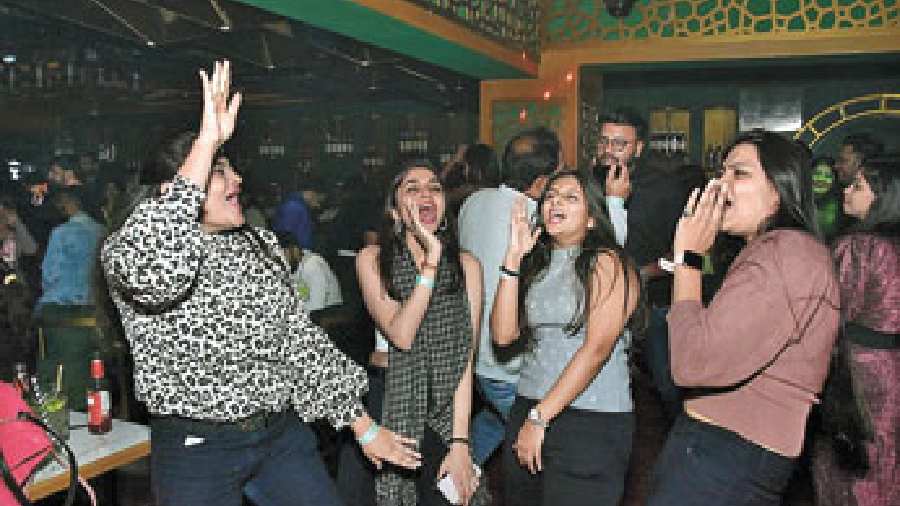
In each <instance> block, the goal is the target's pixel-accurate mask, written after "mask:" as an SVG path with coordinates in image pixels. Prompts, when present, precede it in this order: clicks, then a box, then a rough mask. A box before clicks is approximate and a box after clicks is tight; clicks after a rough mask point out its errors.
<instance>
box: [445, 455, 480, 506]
mask: <svg viewBox="0 0 900 506" xmlns="http://www.w3.org/2000/svg"><path fill="white" fill-rule="evenodd" d="M472 471H473V472H474V473H475V478H481V468H480V467H478V466H477V465H476V464H472ZM437 488H438V490H440V491H441V493H442V494H444V498H445V499H447V501H448V502H449V503H450V504H462V498H461V497H460V496H459V490H456V485H455V484H454V483H453V478H451V477H450V473H447V474H445V475H444V477H443V478H441V479H440V480H439V481H438V483H437Z"/></svg>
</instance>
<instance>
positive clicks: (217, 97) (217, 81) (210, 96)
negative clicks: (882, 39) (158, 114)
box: [198, 60, 241, 148]
mask: <svg viewBox="0 0 900 506" xmlns="http://www.w3.org/2000/svg"><path fill="white" fill-rule="evenodd" d="M200 81H201V83H202V84H203V118H202V119H201V121H200V133H199V135H198V140H201V141H204V142H208V143H211V144H212V145H214V146H216V148H218V147H219V146H221V145H222V144H224V143H225V141H227V140H228V139H229V138H230V137H231V134H232V133H234V126H235V123H236V121H237V113H238V109H239V108H240V107H241V94H240V92H238V93H235V94H234V95H233V96H231V97H230V101H229V95H230V94H231V62H229V61H228V60H224V61H221V62H219V61H217V62H215V66H214V67H213V74H212V78H209V77H208V76H207V74H206V71H205V70H202V69H201V70H200Z"/></svg>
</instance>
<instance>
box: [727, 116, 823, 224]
mask: <svg viewBox="0 0 900 506" xmlns="http://www.w3.org/2000/svg"><path fill="white" fill-rule="evenodd" d="M741 144H751V145H753V146H754V147H755V148H756V154H757V156H758V157H759V163H760V165H761V166H762V169H763V172H765V174H766V177H767V178H768V180H769V181H771V182H772V186H774V187H775V191H776V192H778V210H777V211H775V214H774V215H773V216H771V217H770V218H769V219H768V220H766V222H765V223H764V224H763V227H762V230H760V233H763V232H767V231H769V230H775V229H797V230H802V231H805V232H807V233H809V234H812V235H813V236H814V237H816V238H821V234H820V233H819V224H818V221H817V220H816V204H815V200H814V195H813V188H812V165H811V163H810V155H809V150H808V149H806V148H805V147H804V146H802V145H800V144H798V143H797V142H794V141H791V140H788V139H787V138H785V137H783V136H781V135H779V134H776V133H774V132H767V131H765V130H753V131H752V132H749V133H746V134H743V135H741V136H740V137H738V139H737V140H736V141H734V143H733V144H732V145H731V146H730V147H729V148H728V150H727V151H726V153H725V155H726V157H727V156H728V154H730V153H731V151H732V150H733V149H734V148H735V147H736V146H738V145H741Z"/></svg>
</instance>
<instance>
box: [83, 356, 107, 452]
mask: <svg viewBox="0 0 900 506" xmlns="http://www.w3.org/2000/svg"><path fill="white" fill-rule="evenodd" d="M105 376H106V375H105V372H104V370H103V360H102V359H101V358H100V355H99V353H98V354H96V355H94V359H93V360H91V379H90V382H89V383H88V391H87V415H88V416H87V419H88V420H87V422H88V423H87V426H88V432H90V433H91V434H106V433H107V432H109V431H110V429H112V416H111V414H110V395H109V387H108V386H107V383H106V377H105Z"/></svg>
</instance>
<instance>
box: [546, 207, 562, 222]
mask: <svg viewBox="0 0 900 506" xmlns="http://www.w3.org/2000/svg"><path fill="white" fill-rule="evenodd" d="M565 220H566V213H564V212H562V211H560V210H558V209H551V210H550V215H549V216H548V217H547V224H548V225H558V224H560V223H562V222H563V221H565Z"/></svg>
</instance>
